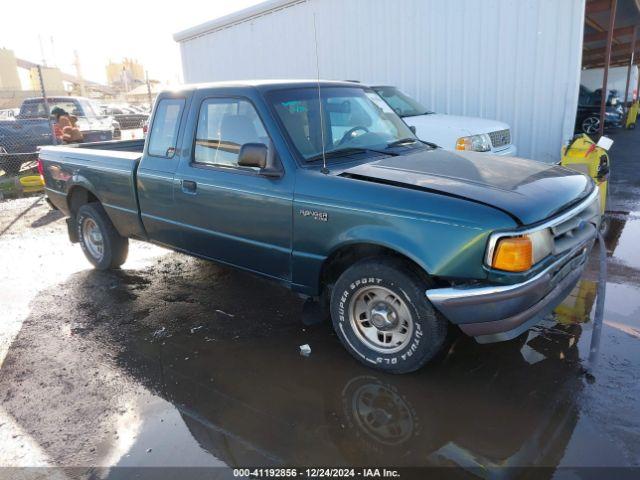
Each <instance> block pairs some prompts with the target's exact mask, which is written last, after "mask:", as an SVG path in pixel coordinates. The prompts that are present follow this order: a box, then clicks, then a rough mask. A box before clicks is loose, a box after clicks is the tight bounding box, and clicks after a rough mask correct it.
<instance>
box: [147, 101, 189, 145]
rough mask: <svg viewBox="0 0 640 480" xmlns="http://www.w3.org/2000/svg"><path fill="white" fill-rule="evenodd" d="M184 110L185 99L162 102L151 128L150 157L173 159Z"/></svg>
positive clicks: (159, 104)
mask: <svg viewBox="0 0 640 480" xmlns="http://www.w3.org/2000/svg"><path fill="white" fill-rule="evenodd" d="M183 110H184V98H165V99H163V100H160V102H159V103H158V107H157V108H156V114H155V117H154V119H153V125H152V126H151V134H150V136H149V155H153V156H155V157H165V158H173V156H174V155H175V151H176V142H177V139H178V128H179V126H180V118H181V117H182V111H183Z"/></svg>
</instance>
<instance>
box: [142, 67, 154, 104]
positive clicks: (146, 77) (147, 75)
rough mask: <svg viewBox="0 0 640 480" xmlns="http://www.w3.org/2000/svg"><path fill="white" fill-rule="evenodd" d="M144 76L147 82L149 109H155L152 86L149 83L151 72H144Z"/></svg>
mask: <svg viewBox="0 0 640 480" xmlns="http://www.w3.org/2000/svg"><path fill="white" fill-rule="evenodd" d="M144 76H145V79H146V81H147V97H149V108H151V107H153V99H152V98H151V84H150V83H149V70H145V71H144Z"/></svg>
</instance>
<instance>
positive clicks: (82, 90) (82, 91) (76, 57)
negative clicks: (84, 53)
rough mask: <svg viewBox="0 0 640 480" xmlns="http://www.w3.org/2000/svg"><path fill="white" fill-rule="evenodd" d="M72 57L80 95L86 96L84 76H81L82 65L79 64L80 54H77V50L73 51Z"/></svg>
mask: <svg viewBox="0 0 640 480" xmlns="http://www.w3.org/2000/svg"><path fill="white" fill-rule="evenodd" d="M73 57H74V60H75V61H74V65H75V66H76V77H78V86H79V87H80V96H81V97H86V96H87V94H86V91H85V88H84V78H83V77H82V67H81V66H80V55H78V51H77V50H74V51H73Z"/></svg>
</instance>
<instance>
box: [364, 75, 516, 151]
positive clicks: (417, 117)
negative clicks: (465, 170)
mask: <svg viewBox="0 0 640 480" xmlns="http://www.w3.org/2000/svg"><path fill="white" fill-rule="evenodd" d="M371 88H373V89H374V90H375V91H376V92H377V93H378V94H379V95H380V96H381V97H382V98H383V99H384V101H385V102H387V103H388V104H389V106H390V107H391V108H393V110H394V111H395V112H396V113H397V114H398V115H399V116H400V117H401V118H402V119H403V120H404V121H405V122H406V123H407V125H410V126H411V127H413V128H414V129H415V133H416V135H417V136H418V138H420V139H422V140H426V141H429V142H433V143H435V144H437V145H439V146H441V147H442V148H444V149H445V150H471V151H475V152H490V153H492V154H494V155H503V156H515V155H516V154H517V153H518V150H517V148H516V146H515V145H514V144H513V143H512V141H511V128H510V127H509V125H508V124H506V123H503V122H498V121H496V120H487V119H484V118H476V117H463V116H459V115H444V114H442V113H435V112H432V111H430V110H429V109H427V108H426V107H424V106H423V105H422V104H420V103H419V102H418V101H417V100H414V99H413V98H411V97H410V96H408V95H406V94H405V93H403V92H402V91H400V90H399V89H398V88H396V87H392V86H374V87H371Z"/></svg>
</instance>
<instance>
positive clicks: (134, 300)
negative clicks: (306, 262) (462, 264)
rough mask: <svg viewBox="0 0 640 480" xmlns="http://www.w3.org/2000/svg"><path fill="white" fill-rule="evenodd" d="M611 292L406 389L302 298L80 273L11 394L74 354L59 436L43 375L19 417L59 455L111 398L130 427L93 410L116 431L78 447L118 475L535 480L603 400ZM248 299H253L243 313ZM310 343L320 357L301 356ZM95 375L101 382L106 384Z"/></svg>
mask: <svg viewBox="0 0 640 480" xmlns="http://www.w3.org/2000/svg"><path fill="white" fill-rule="evenodd" d="M596 286H597V283H596V282H595V281H594V280H591V279H589V278H585V279H583V280H582V281H581V282H580V283H579V284H578V285H577V286H576V288H575V289H574V290H573V291H572V293H571V295H570V296H569V297H568V298H567V300H566V301H565V302H564V303H563V304H562V305H560V306H559V307H558V308H557V309H556V311H555V313H554V315H553V317H552V319H553V320H555V322H557V324H556V323H555V322H549V325H547V326H545V327H542V328H538V329H535V330H532V331H530V332H529V333H528V334H526V335H523V336H521V337H519V338H517V339H515V340H513V341H510V342H504V343H501V344H494V345H478V344H476V343H475V342H474V341H473V340H471V339H468V338H465V337H459V338H457V339H455V341H454V342H453V343H452V345H451V348H450V351H449V353H448V355H446V356H445V357H444V358H443V359H442V360H441V361H440V363H438V364H436V365H433V366H430V367H427V368H424V369H422V370H421V371H419V372H417V373H415V374H411V375H404V376H391V375H383V374H379V373H376V372H373V371H372V370H369V369H367V368H365V367H363V366H361V365H359V364H357V363H356V362H354V361H353V360H352V359H351V357H350V356H349V355H348V354H347V353H346V352H345V351H344V349H343V348H342V347H341V345H340V344H339V342H338V340H337V338H336V337H335V336H334V335H333V334H332V333H331V330H330V327H329V326H328V325H324V324H321V325H315V326H311V327H308V326H307V327H304V326H302V325H301V323H300V315H301V313H300V312H301V311H302V302H300V301H299V300H297V299H296V298H295V297H294V296H293V295H292V294H291V293H289V292H287V291H286V290H284V289H282V288H280V287H278V286H275V285H273V284H271V283H268V282H265V281H262V280H259V279H256V278H254V277H251V276H248V275H245V274H241V273H236V272H234V273H229V271H228V270H225V269H220V268H218V267H215V266H212V265H210V264H206V263H204V262H199V261H196V260H190V259H187V260H185V259H184V258H183V257H177V256H173V255H168V256H166V257H162V258H159V259H158V261H157V263H155V264H154V266H153V267H150V268H145V269H142V270H138V271H136V272H135V273H133V272H127V271H122V272H115V273H113V272H111V273H105V272H95V271H87V272H81V273H79V274H76V275H74V276H72V278H70V279H69V280H68V281H66V282H64V283H62V284H60V285H56V286H55V288H52V289H50V290H49V291H47V292H42V294H41V295H40V300H41V301H40V302H39V303H38V304H35V305H34V306H33V311H32V312H31V314H30V317H29V319H28V320H27V321H26V322H25V324H24V326H23V328H22V330H21V331H20V333H19V336H18V338H17V341H16V342H15V343H14V345H13V346H12V348H11V350H10V351H9V353H8V357H7V358H8V363H7V365H9V368H6V369H4V370H3V374H4V378H1V377H0V381H2V382H6V384H7V385H14V384H18V383H19V382H21V381H22V380H21V378H20V371H19V369H18V370H16V369H15V368H14V367H12V366H13V365H18V364H23V363H25V361H31V362H32V361H33V360H34V359H42V363H45V359H46V358H48V357H47V355H49V356H50V355H51V352H56V355H55V356H56V358H63V359H66V361H67V363H66V364H65V365H64V367H65V368H67V371H66V372H67V373H61V372H60V370H62V365H59V366H57V370H56V375H59V376H60V379H61V380H60V382H62V381H63V380H64V382H67V383H69V384H70V385H72V386H73V388H69V389H67V390H60V391H56V395H57V397H56V402H57V404H58V406H57V407H55V406H53V405H50V404H47V408H48V409H49V411H50V412H51V415H50V417H51V418H50V419H44V420H41V421H42V422H44V423H46V422H47V421H49V422H50V423H51V425H45V426H47V429H45V428H43V425H42V424H36V423H32V424H31V423H30V422H33V415H32V413H31V412H33V411H34V410H37V409H38V408H40V407H41V405H42V404H43V400H42V399H41V398H39V395H40V397H41V395H42V393H39V392H41V391H42V387H41V386H40V385H39V383H38V379H34V380H33V381H31V382H24V383H21V384H20V389H19V390H18V391H19V392H20V394H21V395H22V397H21V398H20V399H18V400H14V401H11V400H10V401H9V402H8V404H7V406H8V408H10V411H11V414H12V415H13V416H14V417H15V418H19V419H20V421H21V425H22V426H24V427H30V428H29V430H30V431H31V432H33V433H32V434H33V435H34V439H35V441H36V442H37V443H38V444H40V445H46V446H45V447H43V448H44V450H45V453H47V454H49V455H51V456H52V457H54V458H56V459H57V458H60V457H59V454H60V453H59V452H63V453H65V452H66V451H67V450H68V447H67V446H66V445H65V444H62V445H60V444H56V443H55V442H56V439H57V438H58V434H57V432H58V429H59V428H60V422H62V421H63V420H61V418H65V413H66V412H67V410H66V408H67V407H63V406H62V405H76V404H78V402H80V403H83V402H84V404H85V405H86V408H88V409H90V408H93V407H95V406H96V405H97V406H100V405H101V404H100V403H99V401H98V400H99V399H103V398H104V399H107V400H103V403H104V405H107V406H110V409H109V410H108V412H111V413H109V415H112V416H113V418H109V417H104V418H106V419H107V420H105V419H104V418H103V417H102V416H103V415H104V412H105V410H100V412H93V411H92V410H89V412H90V413H91V414H95V415H96V418H97V419H98V418H99V417H100V418H99V419H98V420H96V422H95V425H93V424H92V423H91V422H92V420H91V417H87V418H88V420H87V424H86V425H83V427H82V428H81V429H77V430H78V431H77V432H76V434H77V435H88V436H89V437H92V436H95V437H96V438H100V441H101V442H103V444H102V446H101V447H99V453H100V452H102V453H105V455H104V456H103V457H102V458H105V459H106V463H109V464H116V465H118V466H140V465H164V466H167V465H187V464H189V465H191V464H194V465H202V466H211V465H221V464H226V465H229V466H232V467H242V466H247V465H260V466H281V465H310V466H311V465H315V466H327V465H361V466H427V465H432V466H455V467H459V468H462V469H466V470H468V471H470V472H471V473H473V474H474V475H477V476H481V477H492V476H496V475H498V474H501V475H504V474H508V475H510V474H513V475H515V476H518V471H517V470H509V471H505V470H501V469H502V468H503V467H505V466H550V467H554V466H556V465H558V464H560V463H562V461H563V458H564V457H565V451H567V450H568V449H571V451H572V452H573V451H576V449H575V448H574V447H572V445H575V444H576V441H580V440H582V441H585V439H584V438H582V437H581V436H580V434H577V433H576V432H577V431H585V430H584V429H582V430H577V428H576V427H577V426H578V425H581V421H582V420H581V419H582V418H583V417H584V415H583V413H584V410H583V409H584V405H583V404H582V403H581V402H582V401H583V400H584V398H585V396H586V395H587V394H586V393H585V392H584V391H585V389H586V388H589V387H587V384H586V382H585V381H584V368H583V362H582V361H581V358H580V349H579V345H582V344H584V343H585V339H582V337H583V336H584V337H586V342H587V343H588V340H589V338H590V335H589V333H590V332H589V330H590V319H591V316H592V314H593V308H594V302H595V298H596ZM611 288H612V289H611V290H610V291H609V292H610V293H609V295H610V296H609V297H608V302H607V305H608V306H607V308H608V316H607V318H606V320H609V321H611V322H614V321H615V322H618V323H620V324H628V323H629V320H628V315H629V314H630V312H631V313H633V312H635V311H636V310H633V309H631V310H629V308H630V307H629V308H627V307H628V306H629V305H630V303H629V299H628V298H627V297H629V296H630V295H631V290H624V287H621V286H611ZM246 292H252V298H251V302H246V301H242V302H238V299H239V298H240V299H245V298H246ZM636 297H637V296H636ZM60 298H64V299H65V301H64V302H60V301H59V299H60ZM88 299H90V301H89V300H88ZM609 302H613V303H612V304H611V305H609ZM618 303H619V304H620V306H618V305H617V304H618ZM623 305H624V307H623ZM105 312H108V314H105ZM220 312H221V313H220ZM616 312H619V316H617V315H618V314H617V313H616ZM42 318H46V319H47V322H49V323H48V324H47V325H46V331H47V333H48V335H49V336H48V337H47V338H46V339H44V337H43V336H42V335H41V334H42V329H43V328H45V327H44V326H43V325H42V322H41V319H42ZM585 331H586V332H587V334H586V335H583V333H584V332H585ZM158 332H161V333H162V334H159V333H158ZM306 343H308V344H310V345H311V346H312V352H313V353H312V354H311V355H310V356H309V357H302V356H301V355H300V354H299V349H298V347H299V345H302V344H306ZM35 348H40V349H41V350H40V351H38V352H34V349H35ZM79 352H82V353H81V354H80V353H79ZM586 352H587V353H588V349H587V350H586ZM38 355H39V356H38ZM25 359H26V360H25ZM95 362H99V363H100V368H99V370H100V372H102V373H101V374H100V375H99V376H98V377H95V378H96V380H91V379H92V378H94V375H93V367H91V368H89V367H88V365H92V364H93V363H95ZM39 371H40V370H36V372H39ZM16 372H17V373H16ZM69 372H75V374H71V373H69ZM83 372H88V374H89V373H90V374H91V376H90V377H89V379H87V378H85V377H87V374H84V373H83ZM40 373H41V374H42V372H40ZM74 375H75V376H74ZM98 378H99V379H100V381H98V380H97V379H98ZM56 385H57V383H56ZM83 385H84V386H83ZM132 392H134V393H135V395H132ZM115 399H118V400H117V401H116V400H115ZM122 399H127V401H128V402H129V403H128V404H127V405H128V406H127V407H126V412H125V413H124V414H122V413H120V410H121V409H120V406H121V405H123V403H122ZM113 402H116V403H115V405H111V404H112V403H113ZM123 408H124V407H123ZM92 425H93V427H94V428H93V429H92V428H91V427H92ZM103 426H104V430H106V429H109V432H107V433H108V434H107V435H102V433H101V430H103ZM62 429H63V431H65V433H66V431H69V430H71V427H70V426H68V425H66V424H62ZM43 432H44V433H43ZM47 432H48V433H47ZM116 432H117V433H116ZM589 432H590V433H589V438H588V442H589V445H591V446H592V447H593V448H592V451H589V453H588V455H589V460H590V461H592V462H601V463H602V464H607V463H608V464H618V465H620V464H624V460H621V459H620V458H619V455H620V454H619V452H615V451H614V452H613V453H612V449H611V448H609V444H610V443H611V441H610V440H609V439H608V438H607V437H605V436H604V435H600V434H598V433H595V434H594V433H593V431H591V430H589ZM116 435H118V437H117V438H116ZM91 439H92V438H88V439H87V438H84V437H83V438H81V439H80V440H78V439H75V441H76V443H77V444H79V445H86V444H87V443H88V442H90V440H91ZM83 442H84V443H83ZM65 449H66V450H65ZM577 452H578V453H574V454H573V455H574V456H577V458H578V461H583V460H585V461H586V459H583V458H581V457H580V455H585V454H582V453H580V451H579V450H578V451H577ZM91 458H93V457H90V460H91Z"/></svg>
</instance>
